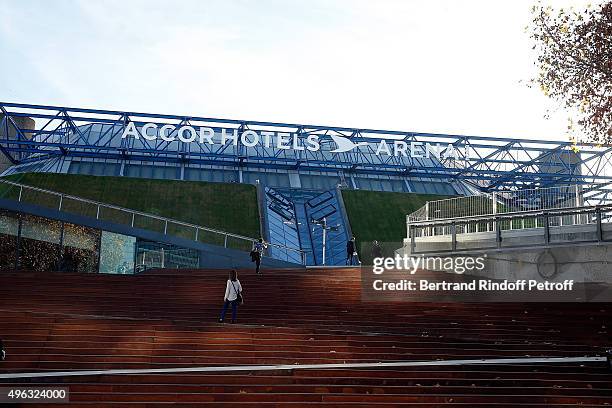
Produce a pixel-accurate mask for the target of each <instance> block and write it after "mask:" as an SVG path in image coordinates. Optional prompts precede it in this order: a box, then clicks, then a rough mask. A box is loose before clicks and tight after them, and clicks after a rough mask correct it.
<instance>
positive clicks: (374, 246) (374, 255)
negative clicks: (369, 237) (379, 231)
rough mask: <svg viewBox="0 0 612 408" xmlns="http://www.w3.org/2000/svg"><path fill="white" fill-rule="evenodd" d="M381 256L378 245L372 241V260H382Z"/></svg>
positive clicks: (380, 249)
mask: <svg viewBox="0 0 612 408" xmlns="http://www.w3.org/2000/svg"><path fill="white" fill-rule="evenodd" d="M382 256H383V255H382V248H381V247H380V244H379V243H378V241H376V240H374V241H372V260H374V259H376V258H382Z"/></svg>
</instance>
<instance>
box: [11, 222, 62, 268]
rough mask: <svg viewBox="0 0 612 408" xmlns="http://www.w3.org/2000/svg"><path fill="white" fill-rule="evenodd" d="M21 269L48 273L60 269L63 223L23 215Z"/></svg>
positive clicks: (20, 253) (20, 242) (20, 252)
mask: <svg viewBox="0 0 612 408" xmlns="http://www.w3.org/2000/svg"><path fill="white" fill-rule="evenodd" d="M21 220H22V221H21V238H20V241H19V244H20V248H19V268H20V269H23V270H30V271H37V272H48V271H55V270H57V269H58V260H59V255H60V234H61V223H60V222H59V221H53V220H49V219H46V218H41V217H36V216H33V215H22V218H21Z"/></svg>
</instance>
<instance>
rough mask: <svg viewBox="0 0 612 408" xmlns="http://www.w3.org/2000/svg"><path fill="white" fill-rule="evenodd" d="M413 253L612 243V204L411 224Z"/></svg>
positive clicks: (410, 235) (409, 236)
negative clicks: (580, 243)
mask: <svg viewBox="0 0 612 408" xmlns="http://www.w3.org/2000/svg"><path fill="white" fill-rule="evenodd" d="M407 232H408V234H407V235H408V236H407V241H409V243H410V248H411V253H426V252H437V253H442V252H457V251H462V250H471V251H473V250H483V249H491V248H497V249H501V248H520V247H525V248H527V247H535V246H543V245H544V246H549V245H561V244H565V245H567V244H568V243H579V242H604V241H612V205H603V206H588V207H573V208H563V209H550V210H530V211H519V212H512V213H506V214H496V215H474V216H466V217H457V218H446V219H438V220H423V221H412V222H410V223H409V224H408V231H407Z"/></svg>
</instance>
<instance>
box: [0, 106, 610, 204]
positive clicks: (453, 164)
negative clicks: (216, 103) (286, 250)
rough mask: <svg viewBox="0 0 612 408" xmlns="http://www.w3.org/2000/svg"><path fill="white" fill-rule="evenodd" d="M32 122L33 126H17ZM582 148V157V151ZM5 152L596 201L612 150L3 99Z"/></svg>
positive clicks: (17, 157) (15, 158)
mask: <svg viewBox="0 0 612 408" xmlns="http://www.w3.org/2000/svg"><path fill="white" fill-rule="evenodd" d="M24 117H27V118H32V119H34V121H35V126H34V129H26V128H23V127H21V126H20V125H19V123H23V121H20V120H19V118H24ZM130 122H132V123H134V124H135V125H136V127H137V128H138V127H139V126H142V125H143V124H145V123H155V124H158V125H159V126H162V125H165V124H170V125H174V126H176V129H178V128H179V127H180V126H183V125H189V126H194V127H210V128H213V129H214V130H215V132H221V130H222V129H226V130H228V131H233V130H234V129H236V130H237V131H238V132H239V134H240V133H241V132H243V131H246V130H255V131H258V132H262V131H268V132H277V133H278V132H282V133H291V134H296V135H297V136H298V138H299V139H300V140H303V141H305V140H306V138H307V137H308V136H310V135H317V136H318V137H319V140H320V143H321V148H320V150H318V151H308V150H301V151H295V150H280V149H276V148H273V147H265V146H264V145H257V146H254V147H247V146H245V145H243V144H241V143H238V145H233V144H231V143H228V144H226V145H220V144H214V145H211V144H208V143H202V144H200V143H184V142H180V141H173V142H167V141H162V140H159V139H158V140H154V141H147V140H145V139H144V138H139V139H135V138H126V139H121V135H122V133H123V131H124V130H125V128H126V126H128V125H129V124H130ZM331 135H336V136H343V137H345V138H350V139H351V140H352V141H353V142H355V143H358V142H367V144H365V145H362V146H360V147H359V148H356V149H353V150H351V151H349V152H346V153H332V152H331V150H333V149H335V147H336V145H335V144H334V142H333V141H332V140H331V138H330V136H331ZM381 140H385V141H387V142H390V143H393V140H403V141H405V142H406V143H408V144H410V143H411V142H420V143H423V144H425V143H431V144H440V145H443V146H446V145H448V144H452V145H453V146H454V147H455V148H457V151H458V152H459V154H460V159H459V160H455V159H453V158H447V159H444V158H440V159H439V160H438V159H436V158H433V157H432V158H417V157H410V155H408V156H393V155H376V154H375V151H376V148H377V146H378V143H380V141H381ZM576 148H577V149H579V152H578V153H576V152H575V149H576ZM0 152H2V153H3V154H5V155H6V156H7V157H8V158H9V160H10V161H11V162H12V163H13V164H24V163H31V162H37V161H41V160H47V159H50V158H58V157H70V158H91V159H99V160H117V161H129V162H150V163H178V164H181V165H189V164H208V165H215V166H227V167H231V168H234V169H235V168H239V169H245V170H248V169H252V170H258V171H261V169H265V168H273V169H285V170H292V169H293V170H299V171H317V172H331V173H336V174H338V173H340V174H344V175H346V176H349V175H360V174H370V175H383V176H398V177H402V178H406V177H411V178H412V177H427V178H437V179H443V180H445V181H468V182H471V184H472V185H475V186H477V187H478V188H480V189H481V190H482V191H499V190H509V189H520V188H532V187H538V186H544V187H545V186H552V185H559V184H570V183H575V184H589V185H591V186H592V185H595V186H597V188H595V189H593V191H592V192H591V194H593V195H594V196H595V195H600V196H601V197H602V198H603V197H605V198H607V197H608V195H609V191H608V187H609V186H610V185H611V184H612V171H611V169H612V166H611V165H610V164H611V163H610V159H611V157H612V146H596V145H593V144H579V145H578V146H573V145H572V144H571V143H570V142H567V141H551V140H534V139H517V138H506V137H503V138H496V137H484V136H464V135H447V134H433V133H416V132H402V131H389V130H374V129H356V128H347V127H331V126H322V125H300V124H287V123H275V122H261V121H247V120H231V119H219V118H207V117H192V116H178V115H166V114H151V113H138V112H120V111H110V110H99V109H83V108H68V107H58V106H42V105H28V104H20V103H3V102H0Z"/></svg>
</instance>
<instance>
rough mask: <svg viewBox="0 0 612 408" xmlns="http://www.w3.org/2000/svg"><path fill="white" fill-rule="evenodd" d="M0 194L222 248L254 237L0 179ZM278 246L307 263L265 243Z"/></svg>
mask: <svg viewBox="0 0 612 408" xmlns="http://www.w3.org/2000/svg"><path fill="white" fill-rule="evenodd" d="M0 197H3V198H7V199H12V200H15V201H18V202H20V203H27V204H33V205H38V206H42V207H47V208H52V209H55V210H58V211H64V212H69V213H73V214H77V215H82V216H87V217H92V218H95V219H96V220H103V221H109V222H113V223H117V224H123V225H129V226H130V227H133V228H140V229H145V230H149V231H154V232H158V233H162V234H164V235H169V236H176V237H180V238H185V239H189V240H192V241H196V242H202V243H206V244H212V245H219V246H223V247H224V248H230V249H238V250H242V251H250V250H251V249H252V248H253V245H254V244H255V242H257V240H256V239H255V238H250V237H245V236H243V235H238V234H233V233H231V232H226V231H221V230H217V229H214V228H208V227H203V226H201V225H196V224H190V223H187V222H183V221H179V220H175V219H171V218H166V217H162V216H159V215H154V214H148V213H144V212H141V211H136V210H131V209H129V208H124V207H119V206H116V205H112V204H106V203H102V202H99V201H94V200H89V199H86V198H82V197H77V196H73V195H69V194H63V193H58V192H56V191H51V190H46V189H43V188H39V187H32V186H28V185H25V184H20V183H15V182H12V181H8V180H3V179H0ZM270 247H274V248H279V249H281V250H283V251H289V252H294V253H297V254H299V257H298V258H299V259H301V260H302V264H305V262H306V254H305V252H304V251H302V250H300V249H297V248H291V247H287V246H284V245H277V244H268V248H270Z"/></svg>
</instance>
